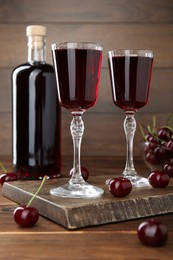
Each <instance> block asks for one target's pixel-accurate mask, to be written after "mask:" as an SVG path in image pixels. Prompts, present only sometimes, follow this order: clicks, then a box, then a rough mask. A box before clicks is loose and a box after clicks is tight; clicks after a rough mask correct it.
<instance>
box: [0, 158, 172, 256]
mask: <svg viewBox="0 0 173 260" xmlns="http://www.w3.org/2000/svg"><path fill="white" fill-rule="evenodd" d="M1 160H3V162H4V164H5V165H6V166H7V169H9V170H10V169H11V162H10V160H9V157H4V156H1ZM83 160H84V163H85V165H88V167H89V168H90V170H91V169H92V174H94V175H97V174H102V173H103V172H104V173H105V174H110V173H112V172H113V171H114V169H115V167H116V169H117V170H118V169H119V168H121V167H122V166H123V164H124V162H123V158H121V157H116V158H114V157H106V158H105V156H104V157H100V156H99V157H96V156H95V157H94V156H93V157H84V158H83ZM70 163H71V161H70V158H69V157H65V158H64V171H65V172H66V171H68V169H69V167H70V165H71V164H70ZM136 163H137V167H138V168H139V169H141V170H142V169H143V170H145V168H144V165H143V163H142V161H141V160H138V161H137V162H136ZM0 191H1V187H0ZM16 207H17V205H16V203H14V202H12V201H10V200H8V199H6V198H5V197H2V196H0V219H1V221H0V238H1V246H0V258H2V259H12V258H13V259H26V260H31V259H44V260H54V259H57V256H58V258H59V259H62V260H67V259H69V258H70V259H72V260H81V259H83V260H91V259H92V260H108V259H109V260H115V256H116V259H118V260H122V259H123V260H124V259H129V255H131V256H133V260H151V257H152V259H157V260H163V259H165V260H172V254H173V214H172V213H171V214H165V215H161V216H155V217H154V218H155V219H157V220H159V221H161V222H163V223H164V224H166V226H167V228H168V230H169V237H168V241H167V243H166V244H165V245H164V246H163V247H158V248H152V247H146V246H143V245H142V244H141V243H140V241H139V239H138V237H137V227H138V226H139V224H140V223H141V222H142V221H144V220H145V219H136V220H129V221H123V222H117V223H112V224H107V225H101V226H95V227H88V228H81V229H80V230H74V231H72V230H69V231H68V230H66V229H65V228H63V227H62V226H60V225H58V224H55V223H54V222H52V221H50V220H48V219H46V218H44V217H41V216H40V218H39V222H38V223H37V225H36V226H34V227H32V228H29V229H24V228H20V227H18V226H17V225H16V224H15V223H14V220H13V211H14V209H15V208H16ZM7 249H8V250H7ZM31 249H32V250H31Z"/></svg>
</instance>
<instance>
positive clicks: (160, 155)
mask: <svg viewBox="0 0 173 260" xmlns="http://www.w3.org/2000/svg"><path fill="white" fill-rule="evenodd" d="M154 154H155V156H156V158H157V160H158V161H159V162H160V163H161V162H164V161H165V160H166V158H167V152H166V150H165V149H164V148H162V147H161V146H159V147H156V148H155V150H154Z"/></svg>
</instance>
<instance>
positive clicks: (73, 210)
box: [2, 176, 173, 229]
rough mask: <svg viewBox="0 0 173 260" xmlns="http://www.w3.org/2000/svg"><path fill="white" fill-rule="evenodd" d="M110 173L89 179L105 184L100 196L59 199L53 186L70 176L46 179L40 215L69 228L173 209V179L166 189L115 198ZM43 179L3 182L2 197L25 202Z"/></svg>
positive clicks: (38, 201)
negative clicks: (52, 192) (111, 192)
mask: <svg viewBox="0 0 173 260" xmlns="http://www.w3.org/2000/svg"><path fill="white" fill-rule="evenodd" d="M108 178H109V176H107V177H105V176H104V177H103V176H98V177H94V178H93V179H92V178H90V183H91V184H94V185H97V186H99V187H102V188H103V189H104V191H105V193H104V194H103V195H102V197H100V198H97V199H67V198H59V197H55V196H53V195H51V194H50V193H49V191H50V189H51V188H53V187H57V186H60V185H62V184H64V183H66V182H67V181H68V179H67V178H60V179H58V180H47V181H46V182H45V184H44V186H43V188H42V190H41V191H40V193H39V194H38V195H37V197H36V199H35V200H34V202H33V204H32V205H33V206H34V207H36V208H37V209H38V210H39V213H40V215H42V216H44V217H46V218H48V219H50V220H52V221H54V222H56V223H58V224H60V225H62V226H64V227H66V228H67V229H78V228H82V227H87V226H95V225H101V224H106V223H112V222H119V221H125V220H130V219H136V218H142V217H147V216H154V215H160V214H166V213H171V212H173V180H171V182H170V184H169V186H168V187H166V188H164V189H156V188H150V187H149V188H145V189H144V188H134V189H133V190H132V192H131V193H130V194H129V195H128V196H127V197H124V198H115V197H113V196H112V195H111V194H110V193H109V191H108V186H107V185H106V184H105V181H106V179H108ZM39 185H40V181H16V182H9V183H4V185H3V188H2V194H3V196H5V197H7V198H9V199H10V200H13V201H15V202H17V203H19V204H21V205H26V204H27V202H28V201H29V199H30V198H31V196H32V195H33V194H34V193H35V192H36V190H37V189H38V187H39Z"/></svg>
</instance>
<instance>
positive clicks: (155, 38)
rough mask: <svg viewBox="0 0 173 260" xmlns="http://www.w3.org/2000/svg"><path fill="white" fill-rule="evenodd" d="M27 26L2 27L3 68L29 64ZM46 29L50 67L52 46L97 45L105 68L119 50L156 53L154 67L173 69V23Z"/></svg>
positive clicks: (50, 26) (107, 24)
mask: <svg viewBox="0 0 173 260" xmlns="http://www.w3.org/2000/svg"><path fill="white" fill-rule="evenodd" d="M27 25H28V24H27V23H25V24H13V25H12V24H0V33H1V43H0V44H1V48H0V55H1V59H0V67H15V66H16V65H18V64H21V63H23V62H24V61H25V60H26V58H27V48H26V36H25V28H26V26H27ZM45 25H46V26H47V29H48V40H47V61H48V62H50V63H52V59H51V48H50V46H51V44H52V43H54V42H64V41H93V42H100V43H102V44H103V46H104V52H103V62H102V64H103V67H107V52H108V51H109V50H112V49H115V48H120V49H130V48H131V49H152V50H153V51H154V67H166V68H169V67H173V45H172V40H173V26H172V24H171V23H163V24H126V23H125V24H116V23H111V24H109V23H103V24H97V23H95V24H92V23H80V24H73V23H69V24H64V23H60V24H45ZM161 39H163V40H161ZM19 42H20V47H19V44H18V43H19ZM16 43H17V44H16ZM9 50H12V51H9ZM4 54H6V55H4Z"/></svg>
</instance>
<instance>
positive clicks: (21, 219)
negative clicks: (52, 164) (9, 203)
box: [13, 175, 48, 227]
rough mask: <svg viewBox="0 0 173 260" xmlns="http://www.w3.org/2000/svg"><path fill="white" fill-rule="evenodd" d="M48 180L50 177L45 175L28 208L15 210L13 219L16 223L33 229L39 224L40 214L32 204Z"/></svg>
mask: <svg viewBox="0 0 173 260" xmlns="http://www.w3.org/2000/svg"><path fill="white" fill-rule="evenodd" d="M47 178H48V177H47V176H46V175H45V176H44V178H43V180H42V182H41V184H40V186H39V188H38V190H37V191H36V193H35V194H34V195H33V196H32V197H31V199H30V201H29V202H28V204H27V205H26V206H20V207H17V208H16V209H15V210H14V213H13V217H14V220H15V222H16V223H17V224H18V225H19V226H21V227H32V226H34V225H35V224H36V223H37V221H38V219H39V212H38V210H37V209H36V208H34V207H31V204H32V202H33V200H34V199H35V197H36V196H37V194H38V193H39V191H40V190H41V188H42V187H43V184H44V182H45V181H46V179H47Z"/></svg>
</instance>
